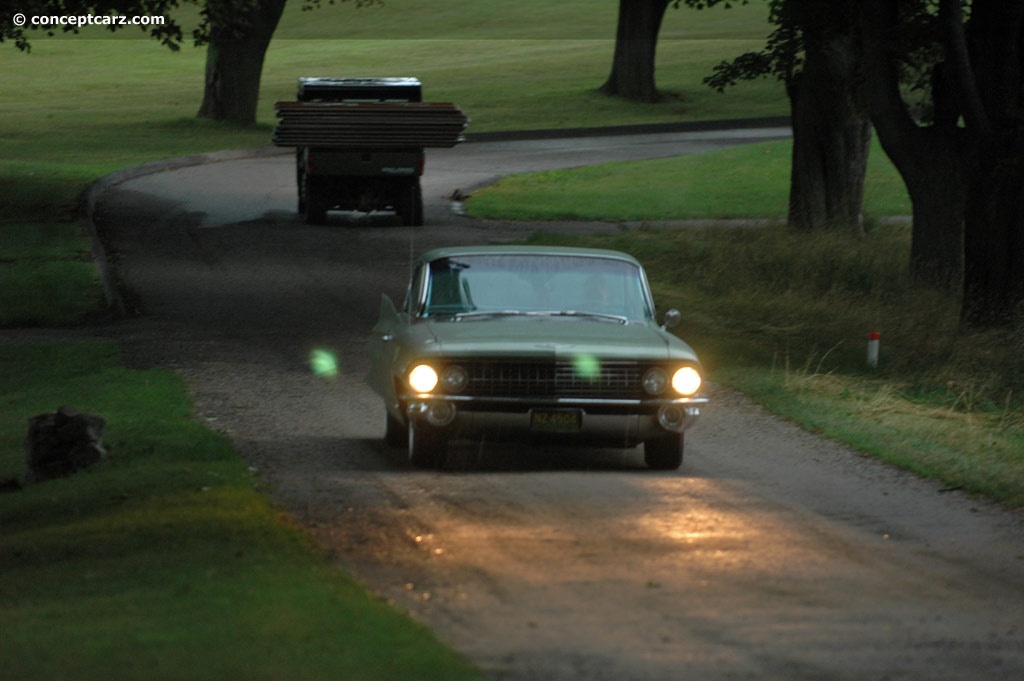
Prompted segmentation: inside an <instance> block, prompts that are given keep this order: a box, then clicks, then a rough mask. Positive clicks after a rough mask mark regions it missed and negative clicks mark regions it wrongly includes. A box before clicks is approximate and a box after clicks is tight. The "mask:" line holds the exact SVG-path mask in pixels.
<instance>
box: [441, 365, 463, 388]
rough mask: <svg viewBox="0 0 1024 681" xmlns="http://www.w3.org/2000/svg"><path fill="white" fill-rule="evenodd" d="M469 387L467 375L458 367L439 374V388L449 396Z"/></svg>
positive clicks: (452, 367)
mask: <svg viewBox="0 0 1024 681" xmlns="http://www.w3.org/2000/svg"><path fill="white" fill-rule="evenodd" d="M467 385H469V374H467V373H466V370H465V369H463V368H462V367H460V366H457V365H454V366H450V367H448V368H447V369H445V370H444V373H443V374H441V386H442V387H443V388H444V391H445V392H446V393H449V394H452V395H454V394H456V393H461V392H462V391H463V390H465V389H466V386H467Z"/></svg>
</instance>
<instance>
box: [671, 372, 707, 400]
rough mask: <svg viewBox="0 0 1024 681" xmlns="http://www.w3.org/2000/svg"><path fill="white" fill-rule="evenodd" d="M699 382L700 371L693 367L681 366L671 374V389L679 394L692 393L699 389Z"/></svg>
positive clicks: (687, 394)
mask: <svg viewBox="0 0 1024 681" xmlns="http://www.w3.org/2000/svg"><path fill="white" fill-rule="evenodd" d="M700 384H701V377H700V372H699V371H697V370H696V369H694V368H693V367H683V368H682V369H679V370H677V371H676V372H675V373H674V374H672V389H673V390H675V391H676V392H677V393H679V394H680V395H686V396H690V395H693V394H694V393H696V392H697V391H698V390H700Z"/></svg>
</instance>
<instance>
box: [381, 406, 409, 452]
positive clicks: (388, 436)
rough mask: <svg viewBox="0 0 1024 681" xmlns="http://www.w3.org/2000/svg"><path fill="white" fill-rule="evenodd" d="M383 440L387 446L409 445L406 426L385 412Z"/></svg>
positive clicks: (400, 446)
mask: <svg viewBox="0 0 1024 681" xmlns="http://www.w3.org/2000/svg"><path fill="white" fill-rule="evenodd" d="M384 442H385V443H387V445H388V447H395V448H402V447H408V446H409V429H408V427H407V426H406V425H405V424H404V423H402V422H401V421H399V420H398V419H396V418H395V417H394V416H392V415H391V412H387V425H386V427H385V430H384Z"/></svg>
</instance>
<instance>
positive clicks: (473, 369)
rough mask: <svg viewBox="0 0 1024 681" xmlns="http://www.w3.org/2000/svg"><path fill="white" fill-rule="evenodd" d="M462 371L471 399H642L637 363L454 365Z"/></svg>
mask: <svg viewBox="0 0 1024 681" xmlns="http://www.w3.org/2000/svg"><path fill="white" fill-rule="evenodd" d="M455 363H457V364H459V365H460V366H462V367H463V368H465V369H466V371H467V372H468V374H469V385H468V386H467V388H466V390H465V391H464V394H466V395H470V396H473V397H554V398H557V397H576V398H620V399H636V398H640V397H643V387H642V384H641V379H642V377H643V371H644V367H642V366H641V365H640V364H638V363H637V362H629V361H615V362H597V361H592V360H580V361H578V362H529V361H525V362H517V361H493V360H492V361H481V360H474V361H469V362H455Z"/></svg>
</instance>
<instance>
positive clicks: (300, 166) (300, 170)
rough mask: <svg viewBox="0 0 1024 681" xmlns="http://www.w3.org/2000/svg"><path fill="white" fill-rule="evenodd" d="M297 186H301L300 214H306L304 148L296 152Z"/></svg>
mask: <svg viewBox="0 0 1024 681" xmlns="http://www.w3.org/2000/svg"><path fill="white" fill-rule="evenodd" d="M295 186H297V187H298V188H299V192H298V193H299V215H302V216H305V215H306V164H305V161H304V160H303V158H302V149H301V148H300V149H299V150H298V151H296V152H295Z"/></svg>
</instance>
